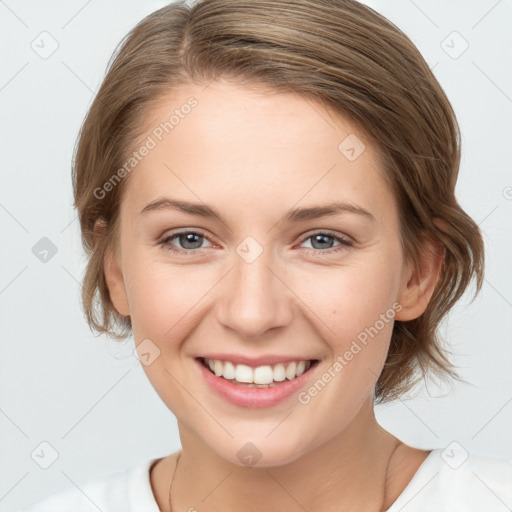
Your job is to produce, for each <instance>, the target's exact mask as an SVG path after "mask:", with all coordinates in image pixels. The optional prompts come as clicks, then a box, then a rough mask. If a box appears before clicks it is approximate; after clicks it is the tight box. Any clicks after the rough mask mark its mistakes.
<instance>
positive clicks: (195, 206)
mask: <svg viewBox="0 0 512 512" xmlns="http://www.w3.org/2000/svg"><path fill="white" fill-rule="evenodd" d="M161 210H178V211H180V212H183V213H187V214H189V215H199V216H201V217H205V218H212V219H217V220H220V221H221V222H222V223H224V224H227V223H226V220H225V219H224V217H223V216H222V215H221V214H220V213H219V212H218V211H217V210H215V209H214V208H212V207H210V206H208V205H206V204H204V203H203V204H201V203H192V202H190V201H181V200H177V199H171V198H169V197H163V198H160V199H156V200H154V201H151V202H150V203H148V204H147V205H146V206H144V208H143V209H142V210H141V211H140V212H139V215H144V214H147V213H149V212H152V211H161ZM337 213H352V214H356V215H361V216H363V217H366V218H367V219H368V220H371V221H373V222H375V221H376V219H375V217H374V216H373V215H372V213H370V212H369V211H368V210H366V209H365V208H362V207H361V206H358V205H356V204H353V203H350V202H344V201H336V202H334V203H329V204H325V205H321V206H310V207H306V208H293V209H290V210H289V211H288V213H287V214H286V215H285V216H284V218H283V220H282V222H301V221H306V220H311V219H317V218H320V217H328V216H331V215H335V214H337Z"/></svg>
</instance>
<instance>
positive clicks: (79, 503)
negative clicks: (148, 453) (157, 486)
mask: <svg viewBox="0 0 512 512" xmlns="http://www.w3.org/2000/svg"><path fill="white" fill-rule="evenodd" d="M156 460H158V459H156V458H153V459H146V460H143V461H138V462H137V463H136V464H134V465H132V466H130V467H129V468H128V469H125V470H121V471H116V472H110V473H104V474H101V475H97V476H95V477H93V478H90V479H88V480H86V481H85V482H82V483H75V484H74V485H73V487H70V488H67V489H64V490H63V491H60V492H57V493H54V494H51V495H50V496H48V497H46V498H44V499H43V500H40V501H37V502H36V503H32V504H30V505H29V506H28V507H27V508H24V509H23V510H21V511H19V512H69V511H70V510H73V511H74V512H98V510H101V511H102V512H125V511H126V510H131V511H133V512H136V511H139V510H144V512H159V510H158V507H157V505H156V502H155V501H154V498H153V494H152V491H151V485H150V481H149V469H150V467H151V465H152V464H153V462H155V461H156Z"/></svg>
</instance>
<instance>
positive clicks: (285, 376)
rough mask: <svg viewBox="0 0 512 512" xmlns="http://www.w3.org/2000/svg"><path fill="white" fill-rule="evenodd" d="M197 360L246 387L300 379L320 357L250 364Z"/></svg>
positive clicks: (217, 373) (228, 380)
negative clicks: (270, 363)
mask: <svg viewBox="0 0 512 512" xmlns="http://www.w3.org/2000/svg"><path fill="white" fill-rule="evenodd" d="M196 359H197V361H198V362H199V363H200V364H201V365H202V366H204V368H206V369H207V370H208V371H209V372H210V373H211V374H213V375H215V376H216V377H218V378H221V379H222V380H225V381H227V382H230V383H232V384H236V385H238V386H240V387H245V388H260V389H261V388H273V387H278V386H280V385H283V384H285V383H286V382H289V381H294V380H295V379H298V378H299V377H300V376H301V375H303V374H305V373H308V372H310V371H311V369H312V368H314V367H315V366H316V365H317V364H318V363H319V359H302V360H296V361H288V362H285V363H277V364H273V365H262V366H255V367H253V366H248V365H245V364H234V363H232V362H230V361H225V360H220V359H207V358H205V357H197V358H196ZM301 380H302V379H301Z"/></svg>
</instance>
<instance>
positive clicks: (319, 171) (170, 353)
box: [104, 81, 442, 512]
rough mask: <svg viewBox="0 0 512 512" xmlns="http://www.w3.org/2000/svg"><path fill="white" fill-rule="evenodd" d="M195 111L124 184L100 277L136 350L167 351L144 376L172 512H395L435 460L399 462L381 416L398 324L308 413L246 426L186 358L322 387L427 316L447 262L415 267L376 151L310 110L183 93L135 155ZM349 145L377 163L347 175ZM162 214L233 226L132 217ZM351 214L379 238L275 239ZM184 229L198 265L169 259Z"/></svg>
mask: <svg viewBox="0 0 512 512" xmlns="http://www.w3.org/2000/svg"><path fill="white" fill-rule="evenodd" d="M191 96H193V97H194V98H196V99H197V101H198V106H197V107H196V108H195V109H193V110H192V111H191V113H190V114H189V115H188V116H185V117H184V119H181V120H180V123H179V124H178V125H177V126H176V127H175V128H174V129H173V131H172V132H170V133H169V134H168V135H166V136H165V137H164V138H163V140H162V141H161V142H160V143H159V144H158V145H157V147H155V148H154V149H152V150H151V151H150V152H149V154H148V155H147V156H146V157H144V159H143V160H142V161H141V162H140V163H139V164H138V165H137V167H136V169H134V170H133V171H132V174H131V175H130V176H129V180H128V182H127V183H126V185H127V186H126V188H125V190H124V192H123V197H122V202H121V223H120V245H119V250H118V251H117V252H114V251H111V252H109V253H108V254H107V257H106V258H105V266H104V268H105V275H106V279H107V283H108V287H109V290H110V295H111V298H112V301H113V304H114V306H115V308H116V310H117V311H118V312H119V313H120V314H122V315H130V316H131V320H132V326H133V335H134V339H135V343H136V344H139V343H140V342H141V341H142V340H144V339H147V338H149V339H150V340H151V342H152V343H153V344H154V345H155V346H157V347H158V349H159V350H160V355H159V356H158V357H157V358H156V359H155V360H154V361H153V362H152V363H151V364H149V365H148V366H145V365H142V368H143V369H144V371H145V372H146V374H147V376H148V378H149V380H150V382H151V384H152V385H153V387H154V388H155V390H156V391H157V393H158V394H159V396H160V397H161V399H162V400H163V401H164V403H165V404H166V405H167V407H168V408H169V409H170V410H171V411H172V412H173V413H174V415H175V416H176V418H177V420H178V428H179V432H180V438H181V443H182V450H181V453H182V455H181V459H180V462H179V466H178V470H177V472H176V476H175V479H174V483H173V489H172V501H173V508H174V510H188V509H189V508H190V507H195V508H197V509H198V510H201V511H214V510H223V511H226V512H231V511H235V510H240V509H241V507H243V508H244V509H245V510H265V511H267V512H272V511H278V510H289V511H295V510H297V511H299V510H300V511H302V510H303V509H306V510H311V511H313V510H322V511H335V510H336V511H338V512H339V511H342V510H360V511H376V510H385V509H386V508H388V507H389V506H390V505H391V504H392V503H393V502H394V501H395V500H396V498H397V497H398V496H399V495H400V493H401V492H402V491H403V489H404V488H405V487H406V485H407V484H408V483H409V481H410V479H411V478H412V476H413V475H414V473H415V472H416V471H417V469H418V467H419V466H420V465H421V463H422V462H423V461H424V460H425V458H426V457H427V455H428V453H429V452H427V451H424V450H419V449H416V448H413V447H409V446H407V445H405V444H402V445H401V446H400V447H399V448H398V449H397V450H396V451H394V452H393V449H394V448H395V446H396V443H397V441H398V440H397V438H396V437H394V436H393V435H391V434H390V433H388V432H387V431H385V430H384V429H383V428H382V427H381V426H380V425H379V424H378V423H377V421H376V418H375V415H374V409H373V397H374V395H373V393H374V391H373V390H374V386H375V383H376V381H377V378H378V375H379V374H380V372H381V370H382V367H383V364H384V361H385V359H386V355H387V351H388V348H389V341H390V337H391V332H392V326H393V322H392V321H390V322H389V323H387V324H385V326H384V328H382V329H381V330H380V331H379V332H378V334H377V335H376V336H375V337H374V338H373V339H371V341H370V342H369V343H368V344H367V345H366V346H365V347H364V348H363V349H362V350H361V351H360V352H359V353H358V354H357V355H356V356H354V358H353V359H352V360H351V361H350V362H349V363H348V364H347V365H346V366H345V367H344V368H343V370H342V371H341V372H339V373H338V374H337V375H336V377H335V378H333V379H332V380H331V381H330V382H329V383H328V385H326V386H325V388H324V389H323V390H322V391H321V392H320V393H319V394H318V395H317V396H316V397H314V398H312V399H311V401H310V402H309V403H308V404H301V403H299V402H298V400H297V397H296V396H293V397H291V398H290V399H288V400H286V401H284V402H282V403H280V404H278V405H276V406H274V407H270V408H263V409H252V410H251V409H241V408H238V407H236V406H234V405H231V404H228V403H227V402H224V401H223V400H222V399H221V398H219V397H217V396H216V395H213V394H212V393H211V392H210V391H209V388H208V387H207V386H206V384H205V383H204V382H203V381H202V380H201V379H200V378H198V372H197V369H196V367H195V363H194V361H193V358H194V357H196V356H200V355H201V354H205V353H206V352H208V351H213V350H215V351H219V352H227V353H239V354H248V355H250V356H257V355H262V354H284V355H302V357H301V358H302V359H312V358H315V359H319V360H320V363H319V365H318V366H317V368H316V369H315V370H314V371H315V372H316V378H318V377H319V376H320V375H321V374H322V373H323V372H325V371H326V370H327V369H328V368H329V367H332V364H333V362H334V361H335V359H336V357H337V356H338V355H340V354H343V353H345V351H346V350H348V349H349V347H350V345H351V343H352V340H354V339H356V337H357V335H358V334H359V333H360V332H361V331H363V330H364V328H365V327H369V326H373V325H374V324H375V322H376V320H378V319H379V315H380V314H382V313H385V312H386V311H387V310H389V309H390V308H392V306H393V304H399V305H400V306H401V310H400V311H399V312H397V313H396V317H395V318H396V319H397V320H404V321H405V320H411V319H413V318H416V317H418V316H419V315H421V314H422V313H423V311H424V310H425V308H426V306H427V304H428V302H429V300H430V297H431V295H432V292H433V290H434V286H435V283H436V279H437V275H438V273H439V269H440V265H441V261H442V257H441V254H440V253H439V251H437V252H436V251H430V252H429V251H425V252H424V253H422V256H421V258H420V265H419V266H418V267H417V268H413V267H412V266H411V265H409V264H408V263H406V261H405V259H404V255H403V254H402V249H401V244H400V234H399V226H400V220H399V216H398V211H397V206H396V201H395V199H394V197H393V194H392V192H391V189H390V186H389V184H388V183H387V181H386V180H385V178H384V176H383V174H382V170H381V169H380V167H379V162H378V160H377V158H376V157H375V154H374V152H373V151H372V147H371V145H370V144H369V142H368V141H366V140H365V138H364V136H363V135H362V134H360V133H359V132H358V131H357V130H356V129H355V128H354V126H352V125H351V124H350V122H349V121H348V120H347V119H345V118H344V117H342V116H340V115H339V114H336V113H334V112H332V111H330V110H328V109H326V108H324V107H323V106H321V105H320V104H317V103H315V102H312V101H310V100H306V99H305V98H303V97H301V96H299V95H296V94H292V93H275V92H269V91H267V92H262V90H256V89H249V88H248V87H247V86H244V87H242V86H239V85H236V84H234V83H230V82H221V81H216V82H213V83H212V84H210V85H209V86H208V87H207V88H205V87H204V85H197V84H191V85H187V86H186V87H185V86H182V87H181V88H179V89H175V90H173V91H172V93H169V94H168V95H167V96H166V97H164V98H161V101H159V103H158V105H157V106H156V107H154V108H153V109H152V110H151V111H150V112H148V113H147V116H146V125H147V129H146V132H145V134H144V137H141V140H143V139H144V138H145V137H147V135H148V134H150V133H151V130H153V129H154V127H155V126H157V125H158V124H159V122H161V121H163V120H165V119H168V118H169V112H171V111H172V110H174V109H175V108H179V107H180V106H181V105H183V104H185V103H186V101H187V99H188V98H190V97H191ZM349 134H355V135H356V136H357V137H358V138H359V139H360V140H361V141H363V143H364V144H365V146H366V149H365V151H363V153H362V154H361V155H360V156H359V157H358V158H357V159H356V160H354V161H350V160H348V159H347V158H346V157H345V155H344V154H343V153H342V152H341V151H340V150H339V149H338V145H339V144H340V142H341V141H343V140H344V139H345V137H347V136H348V135H349ZM135 147H139V146H135ZM162 196H169V197H172V198H173V199H180V200H187V201H193V202H198V203H206V204H208V205H210V206H212V207H214V208H215V209H217V210H218V211H219V212H221V213H222V215H223V216H224V217H225V219H226V223H225V224H224V223H223V222H221V221H219V220H216V219H209V218H203V217H200V216H197V215H189V214H186V213H183V212H179V211H176V210H162V211H156V212H151V213H148V214H146V215H140V214H139V212H140V210H141V209H142V208H143V207H144V206H145V205H146V204H147V203H149V202H150V201H153V200H154V199H157V198H161V197H162ZM340 200H344V201H349V202H351V203H352V204H356V205H358V206H360V207H363V208H365V209H366V210H368V211H369V212H370V213H371V214H372V215H373V216H374V218H375V220H374V221H371V220H369V219H367V218H365V217H364V216H361V215H357V214H353V213H347V212H344V213H338V214H336V215H332V216H327V217H322V218H317V219H311V220H305V221H301V222H294V223H289V222H282V219H283V218H284V216H285V214H286V213H287V212H288V210H290V209H291V208H297V207H308V206H313V205H322V204H325V203H329V202H331V201H340ZM180 229H189V230H191V231H194V232H196V233H197V232H198V231H199V232H200V233H199V234H200V235H204V236H205V238H201V237H199V238H198V240H196V241H197V244H196V245H195V246H192V247H200V248H198V249H197V248H192V249H191V248H190V247H191V245H190V244H189V245H187V243H186V240H185V241H183V239H182V240H181V243H180V238H179V237H175V238H174V239H173V241H172V242H168V244H167V246H163V245H160V244H159V242H160V240H161V239H162V238H164V236H168V235H170V234H173V233H174V232H175V231H178V230H180ZM323 230H331V231H334V232H335V234H336V235H338V236H343V237H345V238H349V239H350V240H352V241H353V245H352V246H344V245H340V243H339V242H338V241H336V240H335V239H332V238H327V241H326V242H324V245H321V244H316V245H315V240H314V239H312V238H311V236H312V235H313V234H318V232H322V231H323ZM304 235H308V237H306V236H304ZM247 236H251V237H253V238H254V239H255V240H256V241H257V243H258V244H259V245H260V247H261V248H262V250H263V252H262V253H261V255H260V256H259V257H258V258H257V259H256V260H255V261H253V262H252V263H247V262H246V261H245V260H244V259H243V258H241V257H240V256H239V255H238V253H237V252H236V249H237V247H238V246H239V245H240V243H241V242H242V241H243V240H244V239H245V238H246V237H247ZM169 246H170V247H172V248H174V249H177V250H179V249H181V251H182V253H181V254H177V253H173V252H172V251H170V250H169V249H168V248H169ZM336 249H341V250H339V251H335V250H336ZM187 251H188V253H187V254H185V252H187ZM194 251H195V252H194ZM333 251H335V252H333ZM192 253H193V254H192ZM316 378H312V377H311V376H310V384H309V385H311V383H312V382H314V381H315V380H316ZM311 379H312V380H311ZM247 442H251V443H253V444H254V445H256V446H257V448H258V449H259V451H260V452H261V459H260V460H259V461H258V463H257V464H256V465H255V466H254V467H246V466H244V464H243V463H242V462H241V460H239V459H238V457H237V452H238V451H239V450H240V448H241V447H242V446H244V445H245V444H246V443H247ZM392 453H393V456H392V457H391V459H390V456H391V454H392ZM176 455H177V453H174V454H171V455H169V456H168V457H164V458H162V459H160V460H159V461H158V462H157V463H156V464H155V465H154V466H153V467H152V469H151V475H150V480H151V485H152V488H153V492H154V494H155V498H156V501H157V503H158V505H159V507H160V509H161V510H162V511H168V510H170V509H169V504H168V490H169V482H170V479H171V477H172V475H173V471H174V466H175V462H176ZM388 460H389V468H388V481H387V483H386V484H385V482H384V475H385V473H386V466H387V464H388ZM384 486H386V487H387V496H386V499H385V501H384V502H383V491H384ZM203 500H204V501H203Z"/></svg>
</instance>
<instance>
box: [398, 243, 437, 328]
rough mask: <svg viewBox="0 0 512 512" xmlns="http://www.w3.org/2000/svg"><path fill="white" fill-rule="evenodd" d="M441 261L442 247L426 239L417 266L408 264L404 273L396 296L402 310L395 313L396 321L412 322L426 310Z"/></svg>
mask: <svg viewBox="0 0 512 512" xmlns="http://www.w3.org/2000/svg"><path fill="white" fill-rule="evenodd" d="M443 260H444V247H443V245H442V244H441V243H440V242H438V241H436V240H434V239H432V238H430V237H427V238H426V239H425V241H424V243H423V245H422V247H421V248H420V251H419V255H418V265H417V266H415V265H414V264H413V263H411V264H409V265H408V266H407V269H406V271H405V273H404V280H403V282H402V286H401V288H400V292H399V296H398V303H399V304H401V305H402V309H401V310H400V311H397V313H396V315H395V319H396V320H402V321H408V320H413V319H415V318H418V317H419V316H421V315H422V314H423V312H424V311H425V310H426V309H427V306H428V303H429V302H430V299H431V298H432V295H433V293H434V290H435V287H436V284H437V282H438V280H439V277H440V273H441V268H442V265H443Z"/></svg>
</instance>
